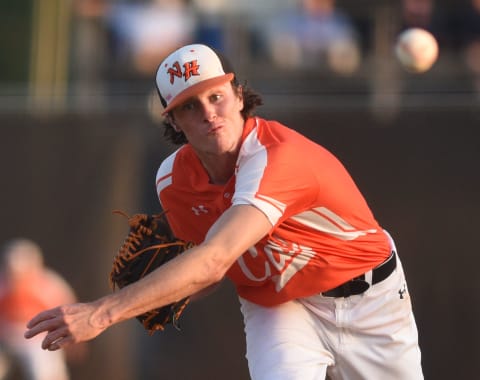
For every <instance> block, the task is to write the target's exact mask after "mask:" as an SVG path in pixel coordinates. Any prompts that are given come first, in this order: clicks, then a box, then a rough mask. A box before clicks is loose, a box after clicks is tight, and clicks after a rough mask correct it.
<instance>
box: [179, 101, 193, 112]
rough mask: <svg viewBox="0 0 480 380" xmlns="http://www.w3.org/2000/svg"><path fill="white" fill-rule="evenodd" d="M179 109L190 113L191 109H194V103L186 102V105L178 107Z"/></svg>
mask: <svg viewBox="0 0 480 380" xmlns="http://www.w3.org/2000/svg"><path fill="white" fill-rule="evenodd" d="M180 109H181V110H182V111H191V110H193V109H195V102H186V103H183V104H182V105H181V106H180Z"/></svg>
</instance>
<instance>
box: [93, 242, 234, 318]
mask: <svg viewBox="0 0 480 380" xmlns="http://www.w3.org/2000/svg"><path fill="white" fill-rule="evenodd" d="M209 249H211V247H210V248H208V247H205V246H202V247H196V248H193V249H192V250H191V251H189V252H186V253H185V254H183V255H181V256H179V257H177V258H176V259H174V260H172V261H170V262H168V263H166V264H165V265H163V266H162V267H160V268H158V269H156V270H155V271H153V272H152V273H150V274H149V275H148V276H146V277H144V278H143V279H141V280H140V281H138V282H136V283H133V284H131V285H129V286H127V287H125V288H123V289H121V290H119V291H117V292H115V293H113V294H110V295H108V296H106V297H103V298H101V299H99V300H98V301H96V304H97V305H98V313H96V314H97V315H96V318H98V320H99V323H101V324H102V325H103V323H106V324H107V325H108V326H110V325H112V324H115V323H118V322H121V321H123V320H126V319H130V318H133V317H135V316H137V315H140V314H142V313H144V312H146V311H149V310H152V309H155V308H157V307H161V306H165V305H168V304H170V303H172V302H175V301H179V300H181V299H183V298H185V297H187V296H190V295H192V294H194V293H198V292H199V291H201V290H203V289H205V288H207V287H209V286H211V285H213V284H215V283H217V282H218V281H219V280H220V279H221V278H223V275H224V273H225V271H226V269H227V268H226V267H222V266H218V265H217V264H216V263H214V262H211V261H212V259H211V255H209V258H207V259H205V258H204V257H203V256H204V255H203V254H202V253H203V252H205V253H206V251H207V250H209ZM194 251H195V252H194ZM205 256H206V255H205Z"/></svg>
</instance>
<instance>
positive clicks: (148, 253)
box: [110, 210, 193, 335]
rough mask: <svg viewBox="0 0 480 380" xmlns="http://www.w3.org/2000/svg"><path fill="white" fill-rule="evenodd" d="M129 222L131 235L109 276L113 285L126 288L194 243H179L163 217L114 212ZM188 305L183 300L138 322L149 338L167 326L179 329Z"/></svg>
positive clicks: (147, 315) (143, 315) (158, 309)
mask: <svg viewBox="0 0 480 380" xmlns="http://www.w3.org/2000/svg"><path fill="white" fill-rule="evenodd" d="M114 213H116V214H121V215H123V216H125V217H126V218H127V219H128V224H129V226H130V231H129V233H128V235H127V237H126V239H125V241H124V243H123V245H122V246H121V247H120V249H119V251H118V252H117V254H116V255H115V257H114V261H113V267H112V271H111V273H110V285H111V287H112V289H113V290H114V289H115V287H116V286H118V287H119V288H123V287H124V286H127V285H129V284H131V283H133V282H135V281H138V280H139V279H140V278H142V277H144V276H145V275H147V274H148V273H150V272H151V271H153V270H154V269H156V268H158V267H159V266H161V265H163V264H165V263H166V262H167V261H169V260H171V259H173V258H174V257H176V256H177V255H179V254H181V253H182V252H184V251H185V250H187V249H188V248H190V247H192V246H193V244H192V243H187V242H185V241H183V240H180V239H177V238H176V237H175V236H174V235H173V233H172V231H171V229H170V226H169V225H168V222H167V220H166V218H165V215H164V213H161V214H154V215H148V214H134V215H133V216H128V215H127V214H125V213H124V212H122V211H118V210H115V211H114ZM188 302H189V298H188V297H187V298H184V299H183V300H180V301H178V302H175V303H172V304H170V305H167V306H163V307H160V308H157V309H154V310H151V311H148V312H146V313H144V314H141V315H138V316H137V317H136V318H137V319H138V320H139V321H140V322H141V323H142V324H143V326H144V327H145V329H146V330H147V331H148V333H149V334H150V335H153V333H154V332H155V331H158V330H164V329H165V326H166V325H167V324H170V323H171V324H172V325H173V326H174V327H175V328H177V329H179V326H178V319H179V317H180V315H181V314H182V313H183V311H184V309H185V307H186V306H187V304H188Z"/></svg>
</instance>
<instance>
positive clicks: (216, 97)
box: [210, 93, 223, 103]
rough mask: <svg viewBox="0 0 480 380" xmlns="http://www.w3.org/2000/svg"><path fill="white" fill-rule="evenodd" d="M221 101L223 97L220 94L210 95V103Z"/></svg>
mask: <svg viewBox="0 0 480 380" xmlns="http://www.w3.org/2000/svg"><path fill="white" fill-rule="evenodd" d="M222 99H223V95H222V94H220V93H215V94H212V95H210V101H211V102H212V103H218V102H219V101H220V100H222Z"/></svg>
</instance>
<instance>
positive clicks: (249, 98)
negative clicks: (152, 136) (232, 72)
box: [163, 78, 263, 145]
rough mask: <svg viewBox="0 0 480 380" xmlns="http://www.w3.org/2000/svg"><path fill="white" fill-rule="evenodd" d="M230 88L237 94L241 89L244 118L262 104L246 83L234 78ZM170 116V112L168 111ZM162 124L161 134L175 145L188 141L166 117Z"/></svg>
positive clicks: (260, 99) (259, 97)
mask: <svg viewBox="0 0 480 380" xmlns="http://www.w3.org/2000/svg"><path fill="white" fill-rule="evenodd" d="M231 84H232V88H233V90H234V91H235V93H237V94H238V92H239V91H240V88H241V90H242V96H243V109H242V111H240V112H241V114H242V117H243V119H244V120H246V119H248V118H249V117H251V116H253V115H254V112H255V109H256V107H258V106H261V105H262V104H263V99H262V97H261V96H260V94H259V93H257V92H256V91H254V90H252V89H251V88H249V87H248V86H247V85H246V83H245V84H244V85H239V84H238V82H237V80H236V79H235V78H234V79H233V80H232V82H231ZM169 114H170V116H172V113H171V112H170V113H169ZM163 126H164V127H165V130H164V132H163V136H164V137H166V138H167V140H169V141H170V142H172V143H173V144H175V145H182V144H186V143H188V140H187V137H186V136H185V134H184V133H183V132H181V131H180V132H177V131H176V130H175V128H173V126H172V125H171V124H170V123H169V122H168V118H165V119H164V121H163Z"/></svg>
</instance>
